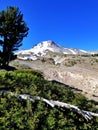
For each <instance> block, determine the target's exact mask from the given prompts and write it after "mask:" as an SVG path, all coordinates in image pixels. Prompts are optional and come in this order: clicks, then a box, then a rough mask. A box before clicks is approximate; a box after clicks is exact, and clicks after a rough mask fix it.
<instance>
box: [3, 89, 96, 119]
mask: <svg viewBox="0 0 98 130" xmlns="http://www.w3.org/2000/svg"><path fill="white" fill-rule="evenodd" d="M1 94H2V95H7V94H10V95H11V96H14V97H16V98H17V99H18V100H29V101H40V100H41V101H43V102H45V103H47V104H48V105H49V106H51V107H53V108H54V107H55V106H57V107H61V108H65V109H69V110H71V111H73V112H76V113H78V114H80V115H81V116H83V117H84V118H85V119H86V120H87V121H88V120H91V119H92V118H93V117H94V116H95V117H98V113H93V112H90V111H85V110H81V109H79V108H78V107H77V106H74V105H71V104H68V103H64V102H60V101H55V100H48V99H45V98H43V97H39V96H31V95H28V94H16V93H13V92H9V91H6V90H2V91H1Z"/></svg>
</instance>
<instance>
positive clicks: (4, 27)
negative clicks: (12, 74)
mask: <svg viewBox="0 0 98 130" xmlns="http://www.w3.org/2000/svg"><path fill="white" fill-rule="evenodd" d="M28 30H29V28H28V27H27V25H26V23H25V21H24V20H23V14H22V13H21V12H20V11H19V8H17V7H12V6H10V7H7V10H3V11H1V12H0V37H1V40H0V45H1V46H2V51H1V57H2V65H3V66H8V64H9V61H10V59H11V56H12V55H13V52H14V51H16V50H18V48H19V47H20V46H21V45H22V40H23V38H24V37H26V36H27V34H28Z"/></svg>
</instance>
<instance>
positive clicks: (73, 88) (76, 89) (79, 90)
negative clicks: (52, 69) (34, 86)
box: [51, 80, 83, 92]
mask: <svg viewBox="0 0 98 130" xmlns="http://www.w3.org/2000/svg"><path fill="white" fill-rule="evenodd" d="M51 82H52V83H56V84H59V85H63V86H64V87H67V88H70V89H71V90H74V91H77V92H83V90H81V89H78V88H75V87H72V86H69V85H67V84H64V83H62V82H59V81H56V80H52V81H51Z"/></svg>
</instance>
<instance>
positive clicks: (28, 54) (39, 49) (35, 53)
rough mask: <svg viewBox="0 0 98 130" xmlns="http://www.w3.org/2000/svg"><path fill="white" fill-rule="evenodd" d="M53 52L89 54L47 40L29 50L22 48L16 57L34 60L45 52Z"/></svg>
mask: <svg viewBox="0 0 98 130" xmlns="http://www.w3.org/2000/svg"><path fill="white" fill-rule="evenodd" d="M49 51H51V52H55V53H61V54H74V55H76V54H89V52H87V51H85V50H79V49H74V48H64V47H62V46H60V45H58V44H56V43H55V42H53V41H51V40H48V41H43V42H41V43H39V44H37V45H35V46H34V47H33V48H31V49H29V50H22V51H20V52H18V53H17V57H18V58H19V59H23V60H27V59H31V60H36V59H37V58H38V57H42V56H45V55H46V53H47V52H49Z"/></svg>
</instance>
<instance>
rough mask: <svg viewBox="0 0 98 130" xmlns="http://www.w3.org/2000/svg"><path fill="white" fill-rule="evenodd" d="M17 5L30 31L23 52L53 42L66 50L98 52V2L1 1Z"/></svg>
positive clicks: (0, 3)
mask: <svg viewBox="0 0 98 130" xmlns="http://www.w3.org/2000/svg"><path fill="white" fill-rule="evenodd" d="M7 6H17V7H19V9H20V11H21V12H22V13H23V14H24V21H26V23H27V25H28V27H29V28H30V30H29V34H28V36H27V37H26V38H24V40H23V45H22V47H20V49H29V48H31V47H32V46H33V45H35V44H37V43H39V42H41V41H45V40H53V41H55V42H56V43H58V44H60V45H61V46H63V47H70V48H79V49H84V50H98V0H0V11H1V10H3V9H6V7H7Z"/></svg>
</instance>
